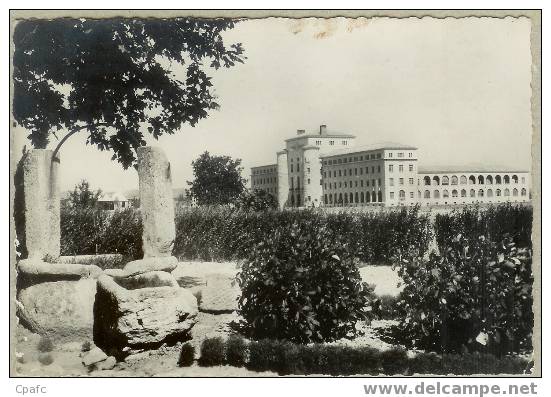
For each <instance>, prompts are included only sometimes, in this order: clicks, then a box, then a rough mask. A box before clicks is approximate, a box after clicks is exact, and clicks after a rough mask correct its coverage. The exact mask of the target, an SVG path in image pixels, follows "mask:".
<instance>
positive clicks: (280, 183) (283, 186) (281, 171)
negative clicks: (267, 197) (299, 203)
mask: <svg viewBox="0 0 551 397" xmlns="http://www.w3.org/2000/svg"><path fill="white" fill-rule="evenodd" d="M287 167H288V165H287V150H282V151H280V152H277V204H278V207H279V209H280V210H281V209H283V207H285V205H286V204H287V200H288V199H289V171H288V168H287Z"/></svg>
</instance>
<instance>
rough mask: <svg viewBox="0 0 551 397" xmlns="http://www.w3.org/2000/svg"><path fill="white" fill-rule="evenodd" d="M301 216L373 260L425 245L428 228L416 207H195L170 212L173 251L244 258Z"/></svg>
mask: <svg viewBox="0 0 551 397" xmlns="http://www.w3.org/2000/svg"><path fill="white" fill-rule="evenodd" d="M304 221H312V222H319V223H320V224H322V225H325V226H326V227H327V231H328V234H327V238H328V239H329V241H332V240H333V239H334V238H343V239H345V240H346V241H348V244H349V248H350V250H352V251H353V252H354V253H355V255H356V256H357V258H358V259H360V260H361V261H363V262H365V263H374V264H391V262H392V260H393V258H394V257H396V256H398V255H399V254H400V252H404V251H406V250H408V249H409V248H410V246H415V247H418V249H419V250H421V251H423V252H424V251H426V250H427V248H428V244H429V242H430V239H431V233H432V228H431V224H430V219H429V217H428V216H427V215H420V214H419V208H418V207H413V208H401V209H399V210H392V211H381V212H366V213H355V214H352V213H347V212H342V213H337V214H327V213H325V212H323V211H312V210H296V211H271V210H266V211H263V212H254V211H246V210H243V209H240V208H229V207H227V206H225V207H195V208H189V209H187V210H183V211H181V212H179V213H178V215H177V217H176V239H175V242H174V251H173V254H174V255H175V256H177V257H180V258H186V259H200V260H204V261H213V260H214V261H231V260H238V259H245V258H246V257H247V256H248V255H249V253H250V248H251V247H253V246H256V245H257V244H259V243H261V242H262V241H266V240H268V239H270V238H271V236H272V235H273V233H274V232H275V231H276V230H287V231H288V232H290V230H291V228H292V225H293V224H295V223H301V222H304Z"/></svg>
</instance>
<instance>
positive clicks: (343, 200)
mask: <svg viewBox="0 0 551 397" xmlns="http://www.w3.org/2000/svg"><path fill="white" fill-rule="evenodd" d="M323 202H324V203H325V204H326V205H330V204H337V205H347V204H368V203H382V202H383V192H381V191H379V192H365V194H364V192H356V193H352V192H350V193H327V194H324V196H323Z"/></svg>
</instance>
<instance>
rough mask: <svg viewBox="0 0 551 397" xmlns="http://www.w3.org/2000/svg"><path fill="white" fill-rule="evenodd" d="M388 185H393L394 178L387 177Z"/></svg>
mask: <svg viewBox="0 0 551 397" xmlns="http://www.w3.org/2000/svg"><path fill="white" fill-rule="evenodd" d="M388 185H389V186H394V178H389V180H388Z"/></svg>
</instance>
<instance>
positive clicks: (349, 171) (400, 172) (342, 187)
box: [251, 125, 530, 208]
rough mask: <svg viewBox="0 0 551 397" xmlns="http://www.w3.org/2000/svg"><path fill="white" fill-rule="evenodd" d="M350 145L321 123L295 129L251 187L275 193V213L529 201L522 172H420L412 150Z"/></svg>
mask: <svg viewBox="0 0 551 397" xmlns="http://www.w3.org/2000/svg"><path fill="white" fill-rule="evenodd" d="M354 144H355V136H354V135H350V134H342V133H329V132H328V131H327V126H325V125H321V126H320V129H319V132H318V133H315V134H307V133H306V132H305V131H304V130H298V131H297V135H296V136H295V137H293V138H289V139H287V140H286V141H285V149H284V150H282V151H280V152H278V153H277V163H276V164H272V165H268V166H262V167H254V168H252V172H251V187H252V188H257V189H262V190H266V191H268V192H269V193H271V194H273V195H274V196H275V197H277V199H278V203H279V207H280V208H284V207H319V206H325V207H341V206H364V205H365V206H385V207H392V206H409V205H415V204H420V205H427V206H430V205H458V204H474V203H499V202H507V201H509V202H525V201H529V200H530V193H529V186H530V181H529V173H528V172H527V171H501V170H495V169H494V170H489V169H487V170H483V169H478V170H470V171H469V169H468V168H467V167H464V168H459V169H455V170H452V169H449V170H430V169H421V170H420V169H419V166H418V161H419V159H418V156H417V148H416V147H413V146H409V145H403V144H398V143H381V144H376V145H370V146H362V147H355V145H354ZM264 170H266V171H264ZM266 178H267V179H266ZM274 184H275V185H274Z"/></svg>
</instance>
